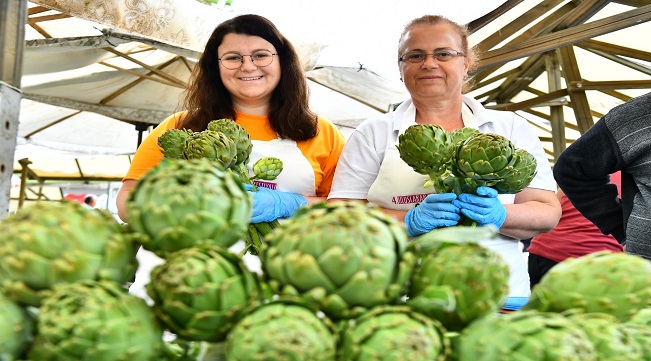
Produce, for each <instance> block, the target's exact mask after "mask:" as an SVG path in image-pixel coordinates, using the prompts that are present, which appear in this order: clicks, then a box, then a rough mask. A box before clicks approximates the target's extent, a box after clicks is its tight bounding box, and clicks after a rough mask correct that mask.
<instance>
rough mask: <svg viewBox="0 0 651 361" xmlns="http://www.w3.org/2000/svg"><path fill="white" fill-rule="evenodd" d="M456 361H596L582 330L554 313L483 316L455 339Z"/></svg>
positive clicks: (591, 347) (514, 313)
mask: <svg viewBox="0 0 651 361" xmlns="http://www.w3.org/2000/svg"><path fill="white" fill-rule="evenodd" d="M454 347H455V351H456V354H457V357H458V361H527V360H531V361H558V360H563V361H597V356H596V352H595V348H594V346H593V345H592V343H591V342H590V339H589V338H588V336H587V335H586V334H585V332H584V331H583V330H582V329H581V328H579V327H578V326H577V325H575V324H574V323H573V322H572V321H570V320H568V319H567V318H565V317H564V316H563V315H561V314H558V313H546V312H538V311H534V310H530V311H517V312H513V313H510V314H506V315H498V314H491V315H487V316H484V317H482V318H480V319H478V320H476V321H475V322H473V323H471V324H470V325H469V326H468V327H466V328H465V329H464V330H463V331H462V332H461V335H460V336H459V337H458V338H457V339H456V340H455V343H454Z"/></svg>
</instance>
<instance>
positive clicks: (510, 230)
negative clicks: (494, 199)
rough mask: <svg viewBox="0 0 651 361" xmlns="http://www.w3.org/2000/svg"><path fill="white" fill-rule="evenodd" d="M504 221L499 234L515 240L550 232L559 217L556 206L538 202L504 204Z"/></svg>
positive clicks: (558, 209)
mask: <svg viewBox="0 0 651 361" xmlns="http://www.w3.org/2000/svg"><path fill="white" fill-rule="evenodd" d="M504 208H506V220H505V221H504V224H503V225H502V227H501V228H500V230H499V231H500V233H502V234H504V235H505V236H509V237H513V238H516V239H528V238H531V237H534V236H536V235H538V234H540V233H546V232H549V231H550V230H552V229H553V228H554V227H555V226H556V224H558V220H559V219H560V217H561V209H560V204H558V206H556V205H554V204H550V203H542V202H538V201H531V202H525V203H520V204H505V205H504Z"/></svg>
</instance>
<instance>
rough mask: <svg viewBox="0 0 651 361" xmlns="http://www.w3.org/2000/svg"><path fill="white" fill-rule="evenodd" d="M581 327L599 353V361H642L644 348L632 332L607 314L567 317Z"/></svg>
mask: <svg viewBox="0 0 651 361" xmlns="http://www.w3.org/2000/svg"><path fill="white" fill-rule="evenodd" d="M567 317H568V318H569V319H570V321H572V322H574V323H575V324H576V325H577V326H579V327H581V329H583V331H585V334H586V335H587V336H588V339H590V341H591V342H592V344H593V345H594V347H595V351H596V352H597V360H599V361H642V348H641V346H640V344H639V343H638V342H637V339H636V338H635V336H634V335H633V332H632V331H629V330H628V328H627V327H626V326H625V325H624V324H622V323H620V322H619V320H617V318H615V317H614V316H611V315H608V314H605V313H574V314H570V315H568V316H567Z"/></svg>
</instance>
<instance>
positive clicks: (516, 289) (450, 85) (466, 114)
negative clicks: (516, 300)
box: [328, 15, 561, 297]
mask: <svg viewBox="0 0 651 361" xmlns="http://www.w3.org/2000/svg"><path fill="white" fill-rule="evenodd" d="M397 60H398V67H399V70H400V75H401V80H402V81H403V82H404V84H405V86H406V88H407V90H408V91H409V94H410V99H408V100H406V101H405V102H403V103H402V104H401V105H400V106H399V107H398V108H397V109H396V110H395V111H394V112H391V113H388V114H384V115H381V116H378V117H375V118H371V119H368V120H366V121H364V122H363V123H362V124H361V125H360V126H358V127H357V129H356V130H355V131H354V132H353V133H352V134H351V136H350V137H349V138H348V141H347V142H346V146H345V147H344V150H343V152H342V155H341V157H340V159H339V164H338V165H337V171H336V174H335V179H334V181H333V185H332V189H331V191H330V195H329V196H328V199H329V201H335V200H342V199H345V200H360V201H364V202H369V203H372V204H375V205H377V206H379V207H381V208H382V209H383V210H384V211H385V212H386V213H388V214H390V215H393V216H394V217H395V218H397V219H398V220H400V221H404V224H405V227H406V230H407V232H408V234H409V235H410V236H418V235H421V234H423V233H426V232H429V231H431V230H433V229H435V228H439V227H446V226H454V225H456V224H457V222H458V221H459V218H460V216H459V214H460V213H462V214H464V215H466V216H468V217H469V218H471V219H473V220H474V221H476V222H477V224H478V225H480V226H487V225H492V226H494V227H496V228H498V229H499V232H500V235H499V239H497V240H487V241H484V242H483V243H482V244H483V245H485V246H486V247H488V248H490V249H492V250H494V251H495V252H497V253H499V254H500V255H502V257H503V258H504V259H505V260H506V262H507V263H508V264H509V267H510V272H511V277H510V280H509V295H510V296H512V297H527V296H528V295H529V294H530V290H529V277H528V274H527V270H526V262H525V259H524V256H523V254H522V252H521V251H520V249H519V240H520V239H526V238H529V237H532V236H534V235H537V234H539V233H543V232H547V231H549V230H550V229H552V228H553V227H554V226H555V225H556V223H557V222H558V219H559V218H560V215H561V207H560V204H559V202H558V199H557V198H556V195H555V191H556V184H555V182H554V179H553V177H552V171H551V167H550V165H549V162H548V160H547V156H546V154H545V152H544V150H543V147H542V145H541V143H540V140H539V139H538V137H537V136H536V134H535V132H534V131H533V129H532V127H531V126H529V125H528V124H527V121H526V120H525V119H523V118H520V117H518V116H517V115H515V113H513V112H505V111H495V110H489V109H486V108H484V107H483V106H482V105H481V103H479V102H478V101H476V100H475V99H473V98H471V97H468V96H465V95H463V91H464V83H465V80H466V78H467V75H468V73H469V71H471V70H472V65H473V60H474V54H473V51H472V49H470V48H469V46H468V30H467V29H466V27H464V26H462V25H459V24H456V23H454V22H452V21H450V20H449V19H446V18H444V17H441V16H434V15H426V16H423V17H420V18H417V19H414V20H412V21H411V22H410V23H409V24H408V25H407V26H406V28H405V29H404V31H403V33H402V35H401V36H400V41H399V44H398V59H397ZM414 124H435V125H440V126H441V127H443V128H444V129H445V130H446V131H452V130H454V129H459V128H463V127H472V128H477V129H479V131H481V132H484V133H497V134H500V135H503V136H505V137H507V138H509V139H510V140H511V141H512V142H513V143H514V145H515V146H516V147H517V148H522V149H525V150H527V151H528V152H529V153H531V154H533V155H534V156H535V157H536V160H537V162H538V169H537V172H538V173H537V175H536V176H535V178H534V179H533V181H532V182H531V184H530V185H529V187H528V188H526V189H525V190H523V191H522V192H520V193H518V194H515V195H513V194H505V195H499V196H498V195H497V192H496V191H495V190H494V189H492V188H488V187H480V188H478V191H477V192H478V195H473V194H461V195H459V197H457V196H456V195H455V194H454V193H443V194H429V193H434V192H435V191H436V190H435V189H432V188H428V189H425V188H423V185H424V183H425V180H426V178H427V176H425V175H421V174H418V173H416V172H415V171H414V170H413V169H412V168H411V167H410V166H408V165H407V164H406V163H405V162H404V161H402V159H400V156H399V152H398V150H397V149H396V144H397V141H398V136H399V135H400V134H402V133H403V132H404V131H405V130H406V129H407V127H409V126H411V125H414ZM428 194H429V195H428ZM425 196H426V197H425ZM423 198H424V200H423V201H422V202H421V203H420V204H416V203H415V202H416V200H417V199H423ZM403 200H404V202H403Z"/></svg>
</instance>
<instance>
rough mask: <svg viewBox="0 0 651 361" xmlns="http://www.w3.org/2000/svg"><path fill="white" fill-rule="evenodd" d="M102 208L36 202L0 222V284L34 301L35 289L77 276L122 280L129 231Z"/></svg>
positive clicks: (129, 273)
mask: <svg viewBox="0 0 651 361" xmlns="http://www.w3.org/2000/svg"><path fill="white" fill-rule="evenodd" d="M125 228H126V227H122V226H121V225H120V224H119V223H117V222H116V221H115V219H114V218H113V217H112V216H111V215H108V214H107V213H106V212H104V211H97V210H89V209H87V208H84V207H83V206H82V205H81V204H79V203H76V202H69V201H64V202H60V203H57V202H37V203H35V204H34V205H32V206H30V207H27V208H23V209H21V210H20V211H18V212H17V213H16V214H14V215H11V216H9V217H7V218H6V219H5V220H4V221H3V222H1V223H0V234H2V237H3V241H2V242H0V286H1V287H2V289H3V290H2V292H3V293H4V294H5V295H6V296H8V297H10V298H12V299H13V300H14V301H16V302H19V303H22V304H27V305H32V306H38V305H39V304H40V298H41V296H40V291H43V290H47V289H49V288H51V287H52V286H53V285H55V284H57V283H65V282H74V281H78V280H102V279H105V280H111V281H115V282H120V283H122V282H126V281H129V280H132V279H133V277H134V276H135V272H136V267H137V262H136V257H135V247H134V245H133V243H132V238H131V236H130V235H129V234H128V233H127V232H126V229H125Z"/></svg>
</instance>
